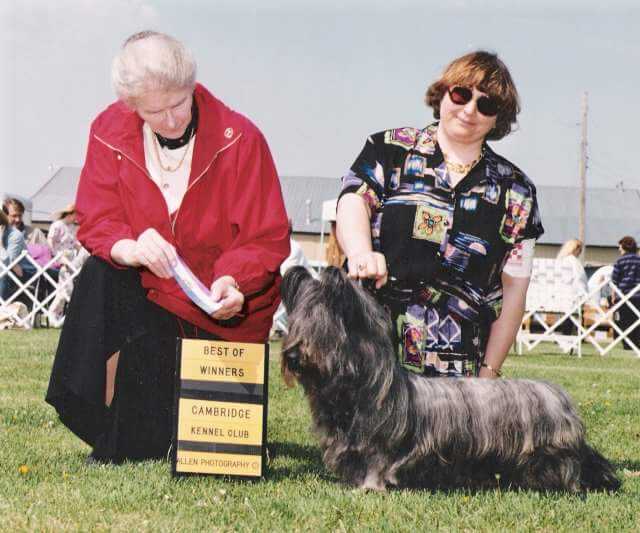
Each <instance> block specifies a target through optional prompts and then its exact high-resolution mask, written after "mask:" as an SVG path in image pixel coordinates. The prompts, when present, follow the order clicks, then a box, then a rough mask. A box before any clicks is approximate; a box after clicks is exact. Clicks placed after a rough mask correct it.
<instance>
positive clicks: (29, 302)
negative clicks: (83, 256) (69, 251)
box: [0, 251, 82, 329]
mask: <svg viewBox="0 0 640 533" xmlns="http://www.w3.org/2000/svg"><path fill="white" fill-rule="evenodd" d="M25 258H26V260H27V261H29V262H30V263H31V264H32V265H33V267H34V268H35V273H34V274H33V275H32V276H31V277H30V278H29V279H27V280H25V281H24V282H22V281H20V279H19V278H18V277H17V276H16V275H15V273H14V272H13V271H12V269H13V267H15V266H16V265H17V264H19V263H20V262H22V261H23V259H25ZM81 267H82V265H81V264H78V261H74V260H72V259H70V258H69V257H68V256H67V255H65V253H64V252H60V253H58V254H57V255H56V256H55V257H53V258H52V259H51V260H50V261H49V262H47V264H46V265H44V266H42V265H40V264H38V263H37V262H36V260H35V259H33V258H32V257H31V256H30V255H29V254H28V253H27V252H26V251H24V252H23V253H22V254H21V255H20V256H19V257H17V258H16V259H15V260H14V261H12V262H10V263H9V264H7V265H6V264H4V263H2V262H0V278H3V277H7V279H10V280H11V281H12V282H13V283H14V285H15V287H17V288H16V290H15V292H13V293H12V294H11V295H10V296H9V297H8V298H7V299H6V300H5V299H3V298H2V295H0V316H2V317H3V318H5V319H9V320H10V321H11V322H12V323H13V324H14V327H21V328H25V329H28V328H32V327H35V326H40V325H46V326H50V325H54V326H59V325H61V322H62V320H63V319H64V317H62V320H61V319H60V318H61V317H60V316H56V312H55V311H56V310H54V309H53V308H52V306H53V304H54V301H55V302H56V306H57V305H58V302H60V301H61V300H64V299H66V298H65V296H66V295H68V294H70V293H71V291H72V290H73V281H74V280H75V278H76V277H77V276H78V274H79V273H80V269H81ZM52 269H58V272H59V275H58V279H57V280H56V279H55V278H54V277H53V276H52V275H51V270H52ZM45 287H46V289H47V290H45ZM20 304H24V305H20ZM25 307H26V310H27V312H26V313H24V312H22V311H23V310H24V309H25Z"/></svg>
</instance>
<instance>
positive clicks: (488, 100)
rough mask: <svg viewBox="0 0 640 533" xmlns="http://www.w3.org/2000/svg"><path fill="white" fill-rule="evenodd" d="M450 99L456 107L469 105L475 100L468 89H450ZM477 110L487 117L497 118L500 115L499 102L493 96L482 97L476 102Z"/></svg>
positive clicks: (457, 87)
mask: <svg viewBox="0 0 640 533" xmlns="http://www.w3.org/2000/svg"><path fill="white" fill-rule="evenodd" d="M449 98H450V99H451V101H452V102H453V103H454V104H456V105H467V104H468V103H469V102H470V101H471V100H472V98H473V91H472V90H471V89H469V88H468V87H460V86H458V85H456V86H455V87H449ZM476 108H477V109H478V111H479V112H480V113H482V114H483V115H484V116H485V117H495V116H496V115H497V114H498V100H496V99H495V98H492V97H491V96H480V97H479V98H478V99H477V100H476Z"/></svg>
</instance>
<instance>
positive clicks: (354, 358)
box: [281, 267, 392, 384]
mask: <svg viewBox="0 0 640 533" xmlns="http://www.w3.org/2000/svg"><path fill="white" fill-rule="evenodd" d="M281 291H282V298H283V301H284V305H285V308H286V310H287V315H288V325H289V333H288V334H287V336H286V337H285V339H284V342H283V347H282V370H283V375H284V377H285V381H287V383H291V378H292V377H295V378H296V379H297V380H298V381H301V382H302V383H303V384H304V381H305V380H309V381H311V380H313V381H316V382H317V381H318V380H321V381H322V380H326V379H327V378H329V377H331V376H332V377H337V376H345V375H356V374H357V373H358V370H359V368H360V367H361V365H367V364H372V365H375V364H376V360H375V359H376V358H378V357H379V354H380V353H384V352H385V351H387V352H388V353H389V354H391V353H392V347H391V336H390V334H391V331H390V327H391V324H390V321H389V319H388V317H387V314H386V313H385V311H384V310H383V309H382V308H381V307H380V306H379V305H378V304H377V303H376V301H375V300H374V299H373V297H372V296H371V295H370V294H369V293H367V292H366V291H365V290H363V289H362V288H361V287H360V286H358V285H357V284H356V283H354V282H353V281H351V280H350V279H349V278H347V276H346V275H345V274H344V272H342V271H341V270H339V269H337V268H333V267H330V268H327V269H325V270H324V271H323V273H322V275H321V277H320V279H319V280H318V279H314V278H313V277H312V276H311V274H309V272H308V271H307V270H306V269H304V268H302V267H296V268H293V269H291V270H289V271H288V272H287V273H286V274H285V276H284V280H283V282H282V287H281ZM376 353H377V354H378V355H376ZM377 364H379V361H377Z"/></svg>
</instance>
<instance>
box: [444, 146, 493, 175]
mask: <svg viewBox="0 0 640 533" xmlns="http://www.w3.org/2000/svg"><path fill="white" fill-rule="evenodd" d="M442 157H443V158H444V164H445V165H446V167H447V172H453V173H454V174H462V175H465V176H466V175H467V174H468V173H469V171H470V170H471V169H472V168H473V167H475V166H476V165H477V164H478V163H479V162H480V160H481V159H482V158H483V157H484V149H483V150H481V151H480V155H479V156H478V157H476V158H475V159H474V160H473V161H471V163H467V164H463V163H455V162H453V161H449V158H448V156H447V154H445V153H444V152H443V153H442Z"/></svg>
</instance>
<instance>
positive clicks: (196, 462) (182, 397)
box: [172, 339, 269, 477]
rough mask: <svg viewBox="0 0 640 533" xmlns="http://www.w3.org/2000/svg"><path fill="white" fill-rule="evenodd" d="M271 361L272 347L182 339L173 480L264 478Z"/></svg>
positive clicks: (177, 392)
mask: <svg viewBox="0 0 640 533" xmlns="http://www.w3.org/2000/svg"><path fill="white" fill-rule="evenodd" d="M268 358H269V345H268V344H250V343H240V342H224V341H206V340H194V339H179V340H178V360H177V365H176V402H175V420H174V434H173V447H172V449H173V469H172V470H173V474H174V475H180V474H220V475H227V476H249V477H261V476H262V475H263V469H264V465H265V457H266V456H265V451H266V436H267V398H268V395H267V383H268V379H267V371H268V364H267V363H268Z"/></svg>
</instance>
